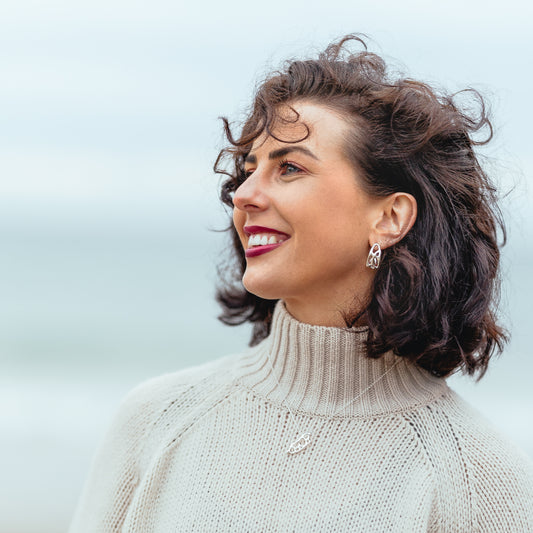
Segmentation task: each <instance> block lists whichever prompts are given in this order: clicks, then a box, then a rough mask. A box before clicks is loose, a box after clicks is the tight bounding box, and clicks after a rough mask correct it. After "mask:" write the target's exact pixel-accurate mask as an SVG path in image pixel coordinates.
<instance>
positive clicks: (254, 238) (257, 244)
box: [244, 226, 290, 257]
mask: <svg viewBox="0 0 533 533" xmlns="http://www.w3.org/2000/svg"><path fill="white" fill-rule="evenodd" d="M244 231H245V233H246V234H247V235H248V236H249V237H248V247H247V248H246V251H245V255H246V257H255V256H257V255H262V254H266V253H267V252H270V251H272V250H274V249H276V248H278V247H279V246H281V245H282V244H283V243H284V242H285V241H286V240H287V239H289V238H290V237H289V235H287V234H286V233H282V232H280V231H278V230H272V229H270V228H264V227H259V226H248V227H245V228H244Z"/></svg>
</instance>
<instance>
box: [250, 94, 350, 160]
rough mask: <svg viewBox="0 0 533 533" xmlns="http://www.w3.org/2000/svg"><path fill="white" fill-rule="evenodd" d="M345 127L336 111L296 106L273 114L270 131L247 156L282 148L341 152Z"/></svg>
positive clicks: (284, 107)
mask: <svg viewBox="0 0 533 533" xmlns="http://www.w3.org/2000/svg"><path fill="white" fill-rule="evenodd" d="M348 128H349V125H348V123H347V122H346V121H345V120H344V119H343V118H342V117H341V116H340V115H339V114H338V113H337V112H335V111H333V110H331V109H329V108H327V107H325V106H323V105H319V104H315V103H310V102H296V103H294V104H292V105H290V106H289V105H283V106H281V107H280V108H278V109H277V110H276V117H275V119H274V121H273V124H272V127H271V128H270V130H271V133H272V135H270V134H269V133H267V132H266V131H264V132H263V133H262V134H261V135H260V136H259V137H258V138H257V139H256V140H255V141H254V143H253V145H252V148H251V150H250V154H255V153H258V152H262V151H263V150H270V149H273V148H276V147H279V146H282V145H285V146H286V145H288V144H298V145H304V146H307V147H309V148H311V149H313V150H315V151H320V152H324V151H332V150H333V151H336V152H341V151H343V148H344V139H345V138H346V131H347V129H348Z"/></svg>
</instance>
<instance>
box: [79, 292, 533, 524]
mask: <svg viewBox="0 0 533 533" xmlns="http://www.w3.org/2000/svg"><path fill="white" fill-rule="evenodd" d="M365 335H366V332H365V330H364V328H359V329H351V330H348V329H338V328H326V327H320V326H310V325H308V324H302V323H300V322H298V321H296V320H295V319H294V318H292V317H291V316H290V315H289V314H288V312H287V311H286V310H285V306H284V305H283V304H282V303H279V304H278V305H277V307H276V311H275V314H274V320H273V324H272V332H271V334H270V336H269V337H268V338H267V339H265V340H264V341H263V342H262V343H261V344H260V345H258V346H256V347H255V348H253V349H251V350H249V351H248V352H246V353H245V354H241V355H236V356H230V357H225V358H223V359H219V360H217V361H215V362H213V363H209V364H206V365H204V366H200V367H197V368H192V369H189V370H185V371H182V372H178V373H176V374H171V375H167V376H163V377H160V378H157V379H154V380H151V381H148V382H146V383H145V384H143V385H141V386H139V387H138V388H136V389H135V390H134V391H133V392H131V393H130V394H129V395H128V397H127V398H126V399H125V401H124V402H123V404H122V407H121V409H120V410H119V412H118V415H117V417H116V419H115V421H114V423H113V425H112V427H111V430H110V432H109V434H108V436H107V439H106V440H105V442H104V444H103V446H102V448H101V449H100V452H99V454H98V455H97V458H96V461H95V464H94V466H93V470H92V473H91V476H90V478H89V481H88V483H87V485H86V487H85V490H84V493H83V496H82V499H81V501H80V504H79V507H78V510H77V513H76V516H75V518H74V521H73V524H72V527H71V532H72V533H78V532H90V533H97V532H115V531H125V532H140V533H152V532H154V533H155V532H158V533H169V532H174V531H198V532H202V533H203V532H211V531H222V532H226V531H228V532H229V531H231V532H248V531H250V532H258V531H265V532H266V531H274V532H292V531H296V532H345V531H350V532H382V531H388V532H405V533H415V532H422V531H425V532H428V531H431V532H450V533H461V532H465V533H466V532H468V533H472V532H490V533H495V532H498V533H500V532H505V533H507V532H513V533H519V532H524V533H526V532H527V533H532V532H533V464H532V463H531V462H530V460H529V459H528V458H527V457H526V456H525V455H523V454H521V452H520V451H518V450H517V449H515V448H513V446H511V445H510V444H509V443H508V442H506V441H505V439H503V438H502V437H501V436H500V435H498V433H497V432H496V431H495V430H494V429H493V428H492V427H491V426H490V425H489V424H488V423H487V422H486V421H485V420H483V419H482V418H481V416H480V415H479V414H478V413H476V412H475V411H473V410H472V409H471V408H470V407H469V406H468V405H466V404H465V403H464V402H463V401H462V400H461V399H460V398H459V397H458V396H457V395H456V394H455V393H454V392H453V391H451V390H450V389H449V388H448V386H447V385H446V382H445V381H444V380H443V379H439V378H436V377H433V376H431V375H430V374H428V373H427V372H425V371H424V370H421V369H420V368H418V367H416V366H414V365H412V364H410V363H408V362H405V361H404V360H403V359H401V360H398V363H397V364H396V365H394V363H395V360H396V359H398V358H396V357H395V356H394V355H392V354H387V355H386V356H384V357H383V358H381V359H378V360H373V359H369V358H366V357H364V354H363V341H364V338H365ZM267 355H268V356H270V359H271V361H272V363H273V365H274V368H275V373H276V375H277V379H279V382H280V383H279V384H278V382H277V379H276V377H275V376H274V375H273V373H272V367H271V366H270V363H269V362H268V359H267ZM387 371H388V372H387ZM386 372H387V373H386ZM385 373H386V374H385ZM365 389H368V390H366V391H365ZM361 392H362V394H361ZM359 395H360V396H359ZM358 396H359V397H358ZM354 398H356V400H355V401H351V400H353V399H354ZM287 406H289V407H290V409H291V410H292V412H293V413H294V415H295V418H296V421H297V424H298V426H299V428H298V427H296V426H295V423H294V421H293V419H292V417H291V415H290V414H289V412H288V410H287ZM300 431H309V432H310V433H311V434H312V442H311V444H310V446H309V447H307V448H306V449H305V450H303V451H302V452H300V453H298V454H296V455H289V454H288V453H287V449H288V447H289V445H290V443H291V442H293V441H294V440H295V439H296V437H297V435H298V434H299V432H300Z"/></svg>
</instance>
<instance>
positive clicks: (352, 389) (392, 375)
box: [239, 301, 447, 417]
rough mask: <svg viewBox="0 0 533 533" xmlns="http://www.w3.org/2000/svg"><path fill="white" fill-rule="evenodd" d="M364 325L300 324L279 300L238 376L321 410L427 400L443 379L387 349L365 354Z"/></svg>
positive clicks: (393, 406) (283, 400) (348, 411)
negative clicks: (376, 355)
mask: <svg viewBox="0 0 533 533" xmlns="http://www.w3.org/2000/svg"><path fill="white" fill-rule="evenodd" d="M366 336H367V328H365V327H359V328H350V329H348V328H332V327H324V326H313V325H310V324H304V323H302V322H299V321H298V320H296V319H295V318H294V317H292V316H291V315H290V314H289V313H288V311H287V310H286V308H285V304H284V303H283V302H281V301H280V302H278V304H277V305H276V308H275V311H274V316H273V319H272V327H271V332H270V335H269V336H268V337H267V338H266V339H265V340H263V341H262V342H261V343H260V344H259V345H258V346H257V347H255V348H254V349H252V350H251V351H250V352H248V353H247V354H246V355H245V356H244V359H243V360H242V365H241V367H240V372H239V373H240V377H239V382H240V383H241V384H242V385H244V386H245V387H247V388H249V389H252V390H253V391H254V392H255V393H256V394H258V395H259V396H262V397H264V398H266V399H268V400H269V401H271V402H273V403H278V404H280V405H284V406H286V407H287V406H288V407H289V408H290V409H292V410H295V411H300V412H306V413H309V414H316V415H322V416H339V417H343V416H350V417H358V416H371V415H380V414H385V413H390V412H396V411H399V410H403V409H408V408H411V407H413V406H416V405H421V404H424V403H427V402H428V401H431V400H432V399H433V398H435V397H436V396H439V395H440V394H442V393H443V392H444V391H445V390H446V389H447V386H446V383H445V381H444V380H443V379H440V378H437V377H434V376H432V375H430V374H429V373H428V372H426V371H425V370H423V369H421V368H419V367H417V366H416V365H414V364H412V363H410V362H408V361H406V360H404V359H401V358H399V357H397V356H395V355H393V354H392V353H387V354H385V355H384V356H383V357H381V358H379V359H370V358H368V357H367V356H366V355H365V346H364V344H365V339H366Z"/></svg>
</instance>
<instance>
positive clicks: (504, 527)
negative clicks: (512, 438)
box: [470, 437, 533, 533]
mask: <svg viewBox="0 0 533 533" xmlns="http://www.w3.org/2000/svg"><path fill="white" fill-rule="evenodd" d="M492 442H493V445H492V446H491V447H486V448H485V450H484V452H481V451H476V450H474V451H476V455H475V456H474V457H471V458H470V465H471V472H472V484H473V487H474V490H475V494H476V502H477V505H476V510H477V513H476V515H477V516H476V521H477V524H478V529H477V531H479V532H480V533H485V532H487V533H488V532H492V531H509V532H512V533H531V532H533V463H532V462H531V460H530V459H529V458H528V457H527V456H526V455H525V454H523V453H522V452H521V451H520V450H518V449H516V448H514V446H513V445H512V444H510V443H508V442H507V441H505V440H503V439H499V438H498V437H494V440H493V441H492Z"/></svg>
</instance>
